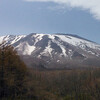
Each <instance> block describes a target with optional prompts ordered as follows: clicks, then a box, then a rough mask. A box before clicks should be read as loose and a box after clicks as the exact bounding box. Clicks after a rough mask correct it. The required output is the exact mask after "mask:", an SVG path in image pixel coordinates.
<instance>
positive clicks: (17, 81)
mask: <svg viewBox="0 0 100 100" xmlns="http://www.w3.org/2000/svg"><path fill="white" fill-rule="evenodd" d="M25 77H26V66H25V64H24V63H23V61H22V60H21V59H20V57H19V56H18V54H17V52H16V51H15V50H14V48H13V47H12V46H6V45H5V44H4V43H3V44H2V45H1V46H0V98H4V97H13V98H14V97H20V96H21V95H23V94H24V92H25Z"/></svg>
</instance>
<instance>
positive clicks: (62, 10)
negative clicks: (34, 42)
mask: <svg viewBox="0 0 100 100" xmlns="http://www.w3.org/2000/svg"><path fill="white" fill-rule="evenodd" d="M74 1H75V0H0V35H7V34H13V35H20V34H29V33H51V34H52V33H68V34H76V35H79V36H82V37H84V38H87V39H89V40H92V41H95V42H97V43H100V11H99V10H100V7H99V6H100V3H99V2H100V1H98V0H92V3H91V4H87V3H86V2H85V1H86V0H84V2H83V0H80V1H81V2H79V1H78V0H76V1H77V2H74ZM87 1H90V0H87Z"/></svg>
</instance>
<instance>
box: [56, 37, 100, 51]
mask: <svg viewBox="0 0 100 100" xmlns="http://www.w3.org/2000/svg"><path fill="white" fill-rule="evenodd" d="M56 36H57V37H59V38H60V39H61V40H62V41H64V42H67V43H69V44H72V45H74V46H79V47H80V48H82V49H86V47H89V48H92V49H97V50H100V45H97V44H95V43H92V42H89V41H86V40H83V39H79V38H76V37H72V36H67V35H66V36H65V35H56Z"/></svg>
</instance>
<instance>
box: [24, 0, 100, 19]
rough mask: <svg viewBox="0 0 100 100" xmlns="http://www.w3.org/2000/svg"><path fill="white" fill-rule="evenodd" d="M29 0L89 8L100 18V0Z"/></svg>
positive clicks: (83, 8) (29, 0)
mask: <svg viewBox="0 0 100 100" xmlns="http://www.w3.org/2000/svg"><path fill="white" fill-rule="evenodd" d="M24 1H28V2H55V3H58V4H61V5H65V6H66V7H68V6H70V7H72V8H75V7H77V8H81V9H82V10H88V11H89V12H90V13H91V14H92V15H93V16H94V17H95V18H96V19H99V20H100V0H24Z"/></svg>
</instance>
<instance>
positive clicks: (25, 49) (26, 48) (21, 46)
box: [16, 42, 35, 55]
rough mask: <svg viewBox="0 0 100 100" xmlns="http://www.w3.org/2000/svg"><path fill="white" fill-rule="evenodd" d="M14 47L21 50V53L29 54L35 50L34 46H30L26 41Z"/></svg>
mask: <svg viewBox="0 0 100 100" xmlns="http://www.w3.org/2000/svg"><path fill="white" fill-rule="evenodd" d="M16 49H17V50H18V51H22V54H23V55H31V54H32V52H33V51H34V50H35V46H30V45H29V44H28V43H27V42H23V43H20V44H19V45H18V46H17V47H16Z"/></svg>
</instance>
